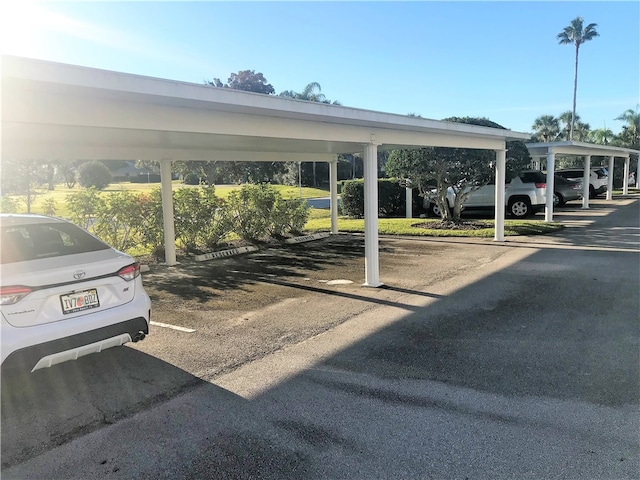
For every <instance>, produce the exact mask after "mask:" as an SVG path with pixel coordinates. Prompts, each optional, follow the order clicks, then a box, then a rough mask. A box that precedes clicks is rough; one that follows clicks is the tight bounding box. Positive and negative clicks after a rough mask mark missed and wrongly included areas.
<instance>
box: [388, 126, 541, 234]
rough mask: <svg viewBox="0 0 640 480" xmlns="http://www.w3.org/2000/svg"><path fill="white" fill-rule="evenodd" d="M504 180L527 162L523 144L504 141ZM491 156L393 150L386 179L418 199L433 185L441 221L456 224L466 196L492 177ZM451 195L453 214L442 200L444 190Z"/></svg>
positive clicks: (446, 150)
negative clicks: (405, 183) (404, 185)
mask: <svg viewBox="0 0 640 480" xmlns="http://www.w3.org/2000/svg"><path fill="white" fill-rule="evenodd" d="M445 121H449V122H457V123H466V124H470V125H480V126H485V127H493V128H502V129H504V127H503V126H501V125H498V124H497V123H495V122H492V121H491V120H488V119H486V118H469V117H464V118H458V117H452V118H446V119H445ZM507 155H508V158H507V178H511V177H512V176H513V174H515V173H518V172H520V171H521V170H523V169H524V168H526V166H527V165H528V164H529V162H530V161H531V157H530V156H529V152H528V150H527V148H526V146H525V145H524V143H523V142H520V141H512V142H507ZM494 165H495V153H494V152H492V151H490V150H476V149H468V148H467V149H465V148H443V147H428V148H419V149H411V150H393V151H392V152H391V154H390V155H389V160H388V161H387V164H386V172H387V174H388V175H390V176H395V177H397V178H403V179H404V178H406V179H409V180H410V181H411V185H412V186H413V187H415V188H418V191H419V194H420V196H422V197H424V196H426V195H429V194H430V190H431V189H432V188H433V186H434V184H435V186H436V202H437V204H438V206H439V207H440V211H441V212H442V218H443V220H451V221H454V222H459V221H460V213H461V212H462V207H463V205H464V202H465V201H466V199H467V198H468V196H469V195H470V194H471V192H473V191H474V190H477V189H478V188H480V187H481V186H483V185H486V184H487V183H488V182H489V181H490V180H491V178H492V177H493V174H494ZM449 188H452V189H453V191H454V192H455V194H456V195H455V197H454V198H455V200H454V205H453V211H451V210H450V209H449V205H448V203H447V201H446V196H447V190H448V189H449Z"/></svg>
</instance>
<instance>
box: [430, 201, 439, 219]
mask: <svg viewBox="0 0 640 480" xmlns="http://www.w3.org/2000/svg"><path fill="white" fill-rule="evenodd" d="M429 211H430V212H431V215H433V216H434V217H438V218H442V211H441V210H440V207H439V206H438V204H437V203H430V204H429Z"/></svg>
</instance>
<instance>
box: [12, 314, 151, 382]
mask: <svg viewBox="0 0 640 480" xmlns="http://www.w3.org/2000/svg"><path fill="white" fill-rule="evenodd" d="M140 332H142V333H144V334H145V335H146V334H148V333H149V323H148V322H147V319H146V318H144V317H137V318H132V319H130V320H126V321H124V322H119V323H115V324H113V325H108V326H106V327H101V328H97V329H94V330H89V331H86V332H82V333H79V334H76V335H71V336H69V337H64V338H60V339H57V340H51V341H48V342H44V343H39V344H37V345H31V346H28V347H25V348H21V349H19V350H15V351H13V352H12V353H11V354H10V355H9V356H8V357H7V358H6V359H5V360H4V362H2V369H18V370H21V371H25V372H31V371H33V370H37V369H38V368H45V367H50V366H51V365H55V364H57V363H61V362H63V361H67V360H73V359H76V358H78V357H81V356H84V355H88V354H89V353H94V352H99V351H101V350H105V349H106V348H110V347H113V346H116V345H122V344H123V343H126V342H127V341H130V340H131V339H133V338H136V337H137V336H138V334H139V333H140ZM127 336H128V338H127ZM41 360H43V362H41ZM36 367H37V368H36Z"/></svg>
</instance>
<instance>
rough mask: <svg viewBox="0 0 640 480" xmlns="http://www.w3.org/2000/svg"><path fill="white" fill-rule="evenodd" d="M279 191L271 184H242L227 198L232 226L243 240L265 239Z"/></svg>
mask: <svg viewBox="0 0 640 480" xmlns="http://www.w3.org/2000/svg"><path fill="white" fill-rule="evenodd" d="M277 196H279V193H278V192H277V191H276V190H275V189H274V188H273V187H271V185H267V184H262V185H243V186H242V188H241V189H240V190H234V191H233V192H231V193H230V194H229V197H228V198H227V208H228V209H229V215H230V219H231V222H232V228H233V231H234V233H236V234H237V235H238V236H239V237H240V238H242V239H244V240H251V241H254V240H265V239H267V238H268V236H269V227H270V223H271V211H272V210H273V206H274V204H275V202H276V197H277Z"/></svg>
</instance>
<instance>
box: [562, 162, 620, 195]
mask: <svg viewBox="0 0 640 480" xmlns="http://www.w3.org/2000/svg"><path fill="white" fill-rule="evenodd" d="M555 173H556V175H560V176H561V177H564V178H566V179H568V180H582V179H583V178H584V169H583V168H563V169H562V170H556V172H555ZM608 182H609V171H608V170H607V168H606V167H591V174H590V175H589V198H595V197H597V196H598V195H601V194H603V193H606V191H607V184H608Z"/></svg>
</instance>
